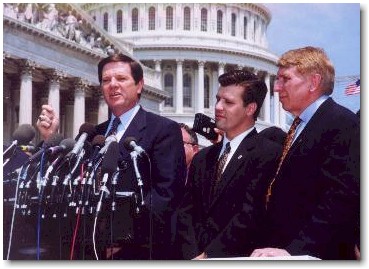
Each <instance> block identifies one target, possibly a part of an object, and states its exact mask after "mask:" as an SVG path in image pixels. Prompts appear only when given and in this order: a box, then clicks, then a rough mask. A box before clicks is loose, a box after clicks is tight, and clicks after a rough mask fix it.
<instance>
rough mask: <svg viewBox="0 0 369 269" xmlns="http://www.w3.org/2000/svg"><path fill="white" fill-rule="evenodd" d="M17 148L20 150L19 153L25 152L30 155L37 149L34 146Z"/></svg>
mask: <svg viewBox="0 0 369 269" xmlns="http://www.w3.org/2000/svg"><path fill="white" fill-rule="evenodd" d="M18 148H19V149H20V150H21V151H25V152H30V153H33V152H35V151H36V149H37V147H35V146H31V145H27V146H26V145H20V146H18Z"/></svg>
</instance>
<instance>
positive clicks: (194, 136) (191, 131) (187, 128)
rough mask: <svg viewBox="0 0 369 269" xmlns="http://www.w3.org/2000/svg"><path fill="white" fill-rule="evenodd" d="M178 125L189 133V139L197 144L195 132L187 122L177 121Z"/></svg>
mask: <svg viewBox="0 0 369 269" xmlns="http://www.w3.org/2000/svg"><path fill="white" fill-rule="evenodd" d="M179 126H180V127H181V129H184V130H185V131H186V132H187V133H188V134H189V135H190V139H191V141H190V142H191V143H192V144H194V145H198V144H199V140H198V139H197V134H196V133H195V131H194V130H192V129H191V128H190V127H189V126H188V125H187V124H184V123H179Z"/></svg>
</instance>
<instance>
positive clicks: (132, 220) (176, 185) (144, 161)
mask: <svg viewBox="0 0 369 269" xmlns="http://www.w3.org/2000/svg"><path fill="white" fill-rule="evenodd" d="M108 123H109V121H107V122H104V123H102V124H100V125H98V126H97V131H98V133H99V134H103V135H104V134H105V132H106V129H107V127H108ZM130 136H131V137H135V138H136V140H137V144H138V145H140V146H141V147H142V148H143V149H144V150H145V151H146V153H147V154H148V155H149V157H150V162H149V161H148V158H146V157H140V158H139V159H138V166H139V171H140V173H141V176H142V180H143V188H144V200H145V207H144V208H140V213H139V214H137V212H136V209H137V207H136V206H132V204H134V201H132V200H134V199H131V201H128V203H127V201H126V200H129V199H126V198H119V197H118V198H117V202H118V205H117V210H118V212H117V213H115V217H114V221H113V226H114V227H115V230H114V234H115V236H116V237H117V240H118V241H119V240H122V239H123V241H124V240H126V242H125V243H132V242H134V243H135V244H137V245H149V244H150V241H151V240H152V243H153V246H154V248H155V247H156V246H160V247H159V248H160V249H158V247H157V248H156V249H154V252H156V253H157V252H161V251H162V252H165V251H166V250H164V249H161V248H162V247H163V246H168V247H169V246H170V244H171V240H172V235H171V230H170V229H171V227H170V219H171V216H172V214H173V212H174V210H175V209H176V208H177V207H178V204H179V202H180V201H181V200H182V196H183V193H184V182H185V176H186V164H185V154H184V147H183V142H182V133H181V130H180V127H179V125H178V124H177V123H176V122H174V121H172V120H169V119H167V118H164V117H161V116H158V115H155V114H153V113H150V112H146V111H145V110H143V109H142V108H140V110H139V111H138V113H137V114H136V116H135V117H134V119H133V120H132V122H131V123H130V125H129V127H128V128H127V129H126V132H125V134H124V136H123V137H122V139H121V140H120V141H119V145H120V154H121V158H120V166H121V168H122V172H121V175H120V177H119V182H118V186H117V189H116V191H117V192H121V191H133V192H135V193H136V194H137V197H138V200H139V197H140V191H139V188H138V184H137V180H136V176H135V173H134V167H133V162H132V160H131V156H130V154H129V152H128V151H127V150H126V149H125V148H124V146H123V141H124V139H125V138H126V137H130ZM150 166H151V169H150ZM132 202H133V203H132ZM138 202H139V201H138ZM129 204H130V205H129ZM151 236H152V237H151ZM127 241H129V242H127ZM156 257H158V256H156ZM153 258H155V257H153Z"/></svg>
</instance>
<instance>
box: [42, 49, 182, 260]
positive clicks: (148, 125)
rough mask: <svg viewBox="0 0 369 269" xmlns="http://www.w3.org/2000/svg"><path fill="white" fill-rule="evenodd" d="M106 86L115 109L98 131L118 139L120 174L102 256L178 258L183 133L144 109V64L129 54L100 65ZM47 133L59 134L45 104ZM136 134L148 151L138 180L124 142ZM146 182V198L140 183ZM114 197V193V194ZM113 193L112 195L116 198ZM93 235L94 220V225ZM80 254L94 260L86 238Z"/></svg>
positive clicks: (104, 221) (103, 216)
mask: <svg viewBox="0 0 369 269" xmlns="http://www.w3.org/2000/svg"><path fill="white" fill-rule="evenodd" d="M98 77H99V82H100V84H101V90H102V93H103V96H104V99H105V101H106V103H107V104H108V107H109V109H110V111H111V116H110V118H109V120H108V121H106V122H103V123H101V124H99V125H97V126H96V131H97V134H100V135H105V136H109V135H114V136H115V137H116V139H117V141H119V150H120V158H119V168H120V171H119V173H120V174H119V178H118V182H117V184H116V186H115V190H113V186H109V189H110V190H111V192H114V194H115V200H116V203H117V205H116V211H115V212H114V213H112V210H111V205H110V204H109V205H108V204H107V203H105V204H104V205H103V206H105V208H103V209H102V210H101V213H100V215H99V219H98V222H99V230H98V232H97V233H96V234H97V239H98V246H97V250H98V251H97V252H99V254H98V256H99V259H104V258H105V259H134V260H146V259H173V258H177V257H178V254H176V255H175V256H174V253H172V248H173V244H174V238H175V235H173V234H172V231H173V229H172V227H171V219H172V218H173V215H175V214H174V212H175V210H176V209H177V208H178V206H179V203H180V202H181V201H182V197H183V193H184V187H185V178H186V173H187V168H186V162H185V153H184V146H183V140H182V134H181V130H180V126H179V125H178V123H176V122H174V121H172V120H169V119H167V118H164V117H161V116H158V115H155V114H153V113H150V112H147V111H145V110H144V109H143V108H142V107H141V106H140V105H139V104H138V102H139V100H140V96H141V93H142V90H143V86H144V78H143V69H142V67H141V65H140V64H139V63H138V62H136V61H134V60H133V59H131V58H130V57H128V56H126V55H122V54H119V55H112V56H109V57H107V58H104V59H103V60H101V61H100V62H99V64H98ZM37 125H38V128H39V130H40V133H41V135H42V137H48V136H49V135H50V134H52V133H54V132H56V130H57V128H58V119H57V117H56V116H55V112H54V110H53V109H52V107H50V106H48V105H44V106H43V107H42V112H41V115H40V117H39V120H38V123H37ZM128 137H133V138H135V141H136V144H137V145H139V146H140V147H141V148H143V150H144V151H145V152H146V153H145V154H143V155H142V156H138V158H137V164H138V171H139V173H140V176H141V180H142V184H139V182H138V180H137V175H136V172H135V169H134V164H133V160H132V157H131V154H130V152H129V151H128V150H127V149H126V148H125V146H124V141H125V140H126V138H128ZM140 185H142V196H141V187H140ZM111 196H112V195H111ZM111 196H110V197H111ZM86 226H88V228H91V231H88V232H86V234H92V226H93V223H89V224H88V225H86ZM87 245H88V246H86V250H85V251H82V252H83V253H82V254H80V255H82V257H81V258H83V259H95V255H94V251H93V250H92V244H90V242H87Z"/></svg>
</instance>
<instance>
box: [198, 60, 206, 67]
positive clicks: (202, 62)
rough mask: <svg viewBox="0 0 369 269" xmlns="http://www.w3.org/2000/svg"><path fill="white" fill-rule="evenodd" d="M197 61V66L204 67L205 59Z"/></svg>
mask: <svg viewBox="0 0 369 269" xmlns="http://www.w3.org/2000/svg"><path fill="white" fill-rule="evenodd" d="M197 63H198V65H199V67H204V66H205V61H203V60H199V61H197Z"/></svg>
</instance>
